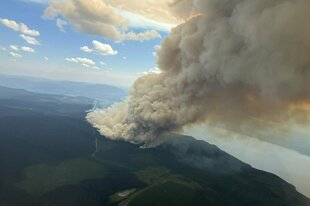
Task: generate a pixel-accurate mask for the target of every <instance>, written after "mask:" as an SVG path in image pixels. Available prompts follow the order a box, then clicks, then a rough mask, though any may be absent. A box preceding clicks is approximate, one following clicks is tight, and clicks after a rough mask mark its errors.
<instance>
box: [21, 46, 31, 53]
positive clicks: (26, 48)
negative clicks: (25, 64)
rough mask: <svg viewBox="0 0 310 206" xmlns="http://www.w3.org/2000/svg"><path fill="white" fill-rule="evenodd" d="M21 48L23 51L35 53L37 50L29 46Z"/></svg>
mask: <svg viewBox="0 0 310 206" xmlns="http://www.w3.org/2000/svg"><path fill="white" fill-rule="evenodd" d="M20 50H22V51H24V52H30V53H34V52H35V50H34V49H33V48H31V47H27V46H22V47H21V48H20Z"/></svg>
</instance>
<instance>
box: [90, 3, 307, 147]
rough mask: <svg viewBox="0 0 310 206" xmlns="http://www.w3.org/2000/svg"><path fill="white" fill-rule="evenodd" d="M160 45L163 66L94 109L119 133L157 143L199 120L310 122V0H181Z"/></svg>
mask: <svg viewBox="0 0 310 206" xmlns="http://www.w3.org/2000/svg"><path fill="white" fill-rule="evenodd" d="M174 3H175V4H173V5H172V6H174V11H175V13H176V15H179V16H182V18H185V17H186V18H185V19H186V21H185V22H184V23H183V24H181V25H179V26H178V27H176V28H174V29H173V30H172V32H171V33H170V35H169V36H168V37H167V38H166V39H165V40H164V41H163V43H162V45H161V48H160V49H159V50H158V68H159V69H160V71H161V73H159V74H156V73H155V74H154V73H151V74H147V75H145V76H142V77H140V78H139V79H137V80H136V82H135V83H134V85H133V87H132V89H131V92H130V96H129V97H128V100H127V101H126V102H123V103H119V104H116V105H114V106H113V107H111V108H109V109H105V110H97V111H93V112H91V113H89V114H88V116H87V119H88V121H89V122H90V123H92V125H93V126H94V127H96V128H98V130H99V131H100V133H101V134H103V135H105V136H106V137H108V138H111V139H124V140H126V141H135V142H144V143H146V144H147V143H151V142H152V141H153V140H154V139H157V138H158V137H160V134H162V133H163V132H166V131H171V130H177V129H181V128H183V127H184V126H186V125H190V124H195V123H198V122H207V123H208V124H210V125H212V124H220V125H224V126H225V127H228V128H233V129H235V130H243V129H245V128H246V129H247V130H251V128H259V127H265V126H267V127H280V126H281V123H282V122H285V121H295V122H298V123H299V124H305V123H308V124H309V122H310V109H309V108H310V106H309V105H310V67H309V65H310V56H309V55H310V46H309V45H310V38H309V36H310V30H309V29H308V27H307V26H306V25H305V24H303V23H301V22H304V20H305V19H309V18H310V13H309V8H310V1H308V0H260V1H248V0H178V1H175V2H174Z"/></svg>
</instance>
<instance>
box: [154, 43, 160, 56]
mask: <svg viewBox="0 0 310 206" xmlns="http://www.w3.org/2000/svg"><path fill="white" fill-rule="evenodd" d="M159 49H160V45H155V46H154V51H153V56H154V57H156V56H157V51H158V50H159Z"/></svg>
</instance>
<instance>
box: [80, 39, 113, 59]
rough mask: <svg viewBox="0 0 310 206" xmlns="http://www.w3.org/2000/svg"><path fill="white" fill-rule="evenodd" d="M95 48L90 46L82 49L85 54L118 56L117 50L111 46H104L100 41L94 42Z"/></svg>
mask: <svg viewBox="0 0 310 206" xmlns="http://www.w3.org/2000/svg"><path fill="white" fill-rule="evenodd" d="M92 44H93V48H89V47H88V46H83V47H81V48H80V49H81V50H82V51H84V52H89V53H95V54H99V55H103V56H113V55H116V54H118V52H117V51H116V50H114V49H113V48H112V46H111V45H109V44H104V43H101V42H99V41H96V40H93V41H92Z"/></svg>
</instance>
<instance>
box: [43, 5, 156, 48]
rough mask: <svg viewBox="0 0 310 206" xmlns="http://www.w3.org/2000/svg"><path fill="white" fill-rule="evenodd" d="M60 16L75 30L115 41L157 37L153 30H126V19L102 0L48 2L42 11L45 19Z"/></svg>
mask: <svg viewBox="0 0 310 206" xmlns="http://www.w3.org/2000/svg"><path fill="white" fill-rule="evenodd" d="M58 16H61V17H62V18H63V19H65V20H66V21H67V22H69V23H70V24H71V25H72V26H73V27H74V28H75V29H76V30H78V31H80V32H84V33H87V34H96V35H102V36H104V37H107V38H109V39H111V40H114V41H116V42H121V41H125V40H133V41H146V40H151V39H154V38H159V37H160V34H159V33H158V32H157V31H155V30H150V31H145V32H140V33H134V32H129V31H128V20H127V19H125V18H124V17H122V16H121V15H120V14H118V10H117V9H116V8H115V7H113V6H111V4H108V3H106V2H105V1H102V0H65V1H56V2H54V1H53V2H50V4H49V7H48V8H47V9H46V10H45V12H44V17H45V18H46V19H50V20H53V19H55V18H56V19H57V17H58Z"/></svg>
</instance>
